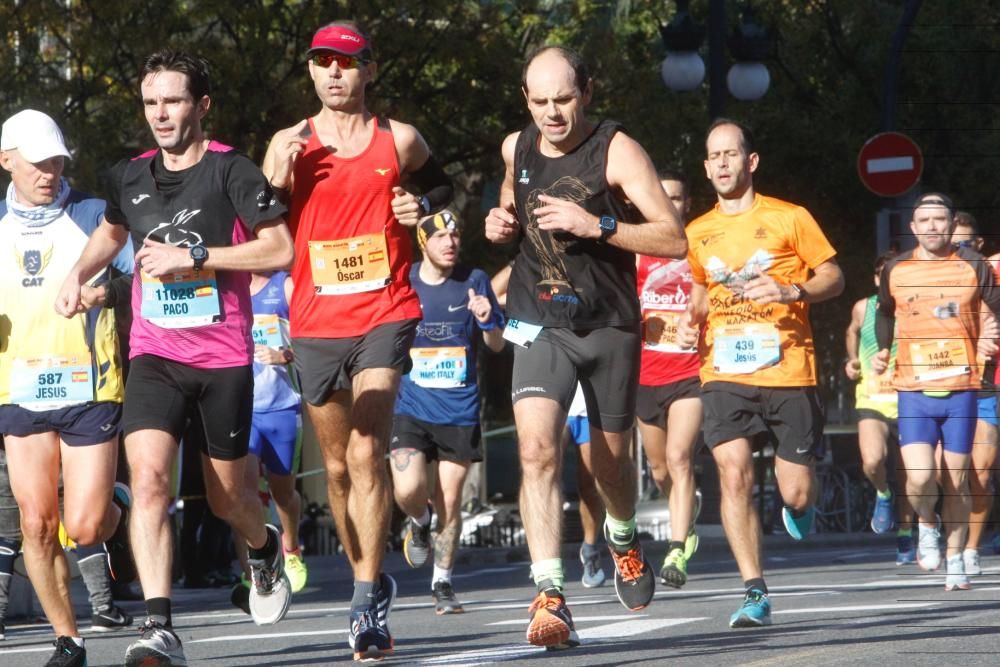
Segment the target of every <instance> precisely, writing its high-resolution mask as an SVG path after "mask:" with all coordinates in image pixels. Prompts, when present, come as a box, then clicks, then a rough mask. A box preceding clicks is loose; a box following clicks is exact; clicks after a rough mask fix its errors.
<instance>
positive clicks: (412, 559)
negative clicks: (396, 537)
mask: <svg viewBox="0 0 1000 667" xmlns="http://www.w3.org/2000/svg"><path fill="white" fill-rule="evenodd" d="M430 555H431V524H430V522H428V523H427V525H426V526H421V525H420V524H418V523H417V522H416V520H415V519H414V518H413V517H410V518H408V519H407V520H406V534H405V535H404V536H403V557H404V558H406V562H407V563H409V564H410V567H420V566H421V565H423V564H424V563H426V562H427V558H428V556H430Z"/></svg>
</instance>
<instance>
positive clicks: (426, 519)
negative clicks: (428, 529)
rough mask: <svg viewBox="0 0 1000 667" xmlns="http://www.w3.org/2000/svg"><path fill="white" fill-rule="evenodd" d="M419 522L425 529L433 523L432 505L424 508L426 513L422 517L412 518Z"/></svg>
mask: <svg viewBox="0 0 1000 667" xmlns="http://www.w3.org/2000/svg"><path fill="white" fill-rule="evenodd" d="M411 518H412V519H413V520H414V521H416V522H417V525H418V526H420V527H421V528H423V527H424V526H429V525H430V523H431V508H430V505H425V506H424V513H423V514H421V515H420V516H415V517H411Z"/></svg>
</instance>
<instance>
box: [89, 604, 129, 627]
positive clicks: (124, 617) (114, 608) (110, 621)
mask: <svg viewBox="0 0 1000 667" xmlns="http://www.w3.org/2000/svg"><path fill="white" fill-rule="evenodd" d="M130 625H132V617H131V616H129V614H128V613H127V612H125V611H124V610H123V609H122V608H121V607H119V606H118V605H116V604H111V606H110V607H108V608H107V609H104V610H102V611H99V612H97V613H96V614H93V615H92V616H91V617H90V629H91V631H93V632H114V631H115V630H121V629H122V628H127V627H129V626H130Z"/></svg>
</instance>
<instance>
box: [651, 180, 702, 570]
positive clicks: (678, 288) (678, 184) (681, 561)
mask: <svg viewBox="0 0 1000 667" xmlns="http://www.w3.org/2000/svg"><path fill="white" fill-rule="evenodd" d="M659 178H660V185H661V186H663V190H664V191H665V192H666V193H667V196H668V197H670V201H672V202H673V204H674V206H675V207H676V208H677V210H678V211H679V212H680V215H681V218H682V219H683V220H687V217H688V214H689V213H690V212H691V195H690V192H689V188H688V182H687V178H686V177H685V176H684V175H683V174H681V173H680V172H674V171H663V172H661V173H660V174H659ZM636 264H637V275H636V278H637V282H636V287H637V289H638V293H639V303H640V305H641V306H642V322H643V329H642V333H643V338H642V341H643V342H642V361H641V369H640V371H639V393H638V396H637V399H636V417H637V418H638V422H637V423H638V426H639V435H640V436H641V438H642V448H643V450H644V451H645V452H646V458H647V460H648V461H649V465H650V468H651V470H652V473H653V479H654V480H655V481H656V484H657V486H658V487H659V488H660V490H661V492H662V493H663V495H665V496H667V499H668V502H669V506H670V541H669V543H668V545H667V555H666V557H665V558H664V560H663V566H662V567H661V568H660V580H661V581H662V582H663V583H664V584H666V585H667V586H671V587H673V588H680V587H681V586H683V585H684V584H685V583H686V582H687V565H688V560H689V559H690V558H691V556H693V555H694V551H695V550H696V549H697V548H698V546H697V545H698V542H697V540H698V536H697V535H696V534H695V533H694V520H695V483H694V450H695V445H696V444H697V442H698V434H699V432H700V431H701V420H702V407H701V381H700V380H699V379H698V369H699V366H700V362H699V359H698V355H697V354H696V351H695V350H694V349H685V350H682V349H680V348H679V347H678V346H677V342H676V336H677V323H678V320H679V318H680V317H681V316H682V315H683V314H684V311H685V310H686V309H687V304H688V300H689V298H690V295H691V266H690V265H689V264H688V260H687V259H686V258H685V259H677V260H664V259H660V258H659V257H649V256H647V255H636Z"/></svg>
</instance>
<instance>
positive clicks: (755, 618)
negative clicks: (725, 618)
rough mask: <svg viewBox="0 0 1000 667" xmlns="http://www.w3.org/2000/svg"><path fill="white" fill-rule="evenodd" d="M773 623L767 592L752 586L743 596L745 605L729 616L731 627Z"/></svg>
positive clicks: (758, 625) (750, 626) (755, 626)
mask: <svg viewBox="0 0 1000 667" xmlns="http://www.w3.org/2000/svg"><path fill="white" fill-rule="evenodd" d="M763 625H771V601H770V600H769V599H768V597H767V593H764V592H763V591H760V590H757V589H756V588H751V589H750V590H748V591H747V594H746V597H744V598H743V605H742V606H741V607H740V608H739V609H737V610H736V613H735V614H733V615H732V616H730V617H729V627H731V628H759V627H761V626H763Z"/></svg>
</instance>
